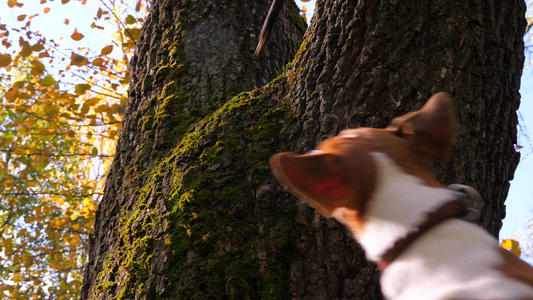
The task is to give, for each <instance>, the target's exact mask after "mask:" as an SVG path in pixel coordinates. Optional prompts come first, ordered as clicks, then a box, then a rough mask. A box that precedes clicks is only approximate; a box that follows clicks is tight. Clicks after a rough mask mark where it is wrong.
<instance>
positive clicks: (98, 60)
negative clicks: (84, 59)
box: [92, 57, 104, 67]
mask: <svg viewBox="0 0 533 300" xmlns="http://www.w3.org/2000/svg"><path fill="white" fill-rule="evenodd" d="M103 64H104V59H103V58H100V57H98V58H96V59H95V60H93V62H92V65H93V66H97V67H101V66H102V65H103Z"/></svg>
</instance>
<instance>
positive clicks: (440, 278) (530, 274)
mask: <svg viewBox="0 0 533 300" xmlns="http://www.w3.org/2000/svg"><path fill="white" fill-rule="evenodd" d="M456 127H457V125H456V117H455V111H454V108H453V104H452V99H451V97H450V96H449V95H448V94H447V93H438V94H435V95H433V96H432V97H431V98H430V99H429V100H428V101H427V103H426V104H425V105H424V106H423V107H422V108H421V109H420V110H419V111H417V112H412V113H408V114H406V115H404V116H401V117H398V118H396V119H394V120H393V121H392V123H391V124H390V125H389V127H387V128H385V129H374V128H357V129H348V130H344V131H342V132H341V133H340V134H339V135H337V136H335V137H332V138H329V139H327V140H325V141H323V142H322V143H320V144H319V146H318V148H317V150H314V151H311V152H309V153H307V154H304V155H296V154H293V153H279V154H276V155H274V156H273V157H272V158H271V159H270V167H271V169H272V171H273V173H274V175H275V177H276V178H277V179H278V181H279V182H280V183H281V184H282V185H283V186H284V187H286V188H287V189H288V190H289V191H290V192H291V193H292V194H293V195H295V196H297V197H298V198H300V199H301V200H303V201H305V202H306V203H307V204H309V205H310V206H311V207H313V208H314V209H316V210H317V211H318V212H319V213H320V214H321V215H322V216H324V217H326V218H330V217H333V218H335V219H336V220H337V221H339V222H340V223H342V224H344V225H345V226H346V227H347V228H348V229H349V230H350V232H351V233H352V234H353V236H354V238H355V239H356V240H357V241H358V242H359V244H360V245H361V246H362V247H363V249H364V250H365V254H366V257H367V259H368V260H370V261H373V262H375V263H377V265H378V267H379V269H380V270H381V288H382V292H383V294H384V296H385V297H386V298H387V299H395V300H413V299H446V300H448V299H454V300H472V299H483V300H489V299H490V300H497V299H509V300H533V267H531V266H530V265H529V264H527V263H526V262H524V261H522V260H520V258H518V257H517V256H516V255H514V254H513V253H511V252H509V251H507V250H505V249H503V248H501V247H499V245H498V241H497V240H496V239H495V238H494V237H493V236H491V235H490V234H489V233H488V232H486V231H485V230H484V229H482V228H480V227H479V226H477V225H475V224H473V223H472V222H469V221H467V220H464V219H462V218H463V217H464V216H465V215H467V214H468V205H467V204H466V203H465V202H466V201H465V195H464V194H463V193H458V192H457V191H454V190H453V189H450V188H446V187H444V186H443V185H441V184H440V183H439V182H438V181H437V180H436V178H435V177H434V175H433V173H432V170H431V165H432V163H433V162H435V161H440V160H443V159H445V158H446V157H447V155H448V153H449V152H450V150H451V148H452V143H453V140H454V138H455V134H456Z"/></svg>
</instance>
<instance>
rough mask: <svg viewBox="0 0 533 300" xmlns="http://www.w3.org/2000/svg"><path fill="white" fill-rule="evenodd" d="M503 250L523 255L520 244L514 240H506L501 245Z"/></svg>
mask: <svg viewBox="0 0 533 300" xmlns="http://www.w3.org/2000/svg"><path fill="white" fill-rule="evenodd" d="M501 246H502V248H504V249H507V250H509V251H511V252H512V253H514V254H516V255H517V256H520V255H521V254H522V249H520V243H519V242H518V241H516V240H513V239H504V240H503V241H502V243H501Z"/></svg>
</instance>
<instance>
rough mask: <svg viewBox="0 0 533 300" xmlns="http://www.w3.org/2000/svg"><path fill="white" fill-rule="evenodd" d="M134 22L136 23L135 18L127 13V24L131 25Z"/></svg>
mask: <svg viewBox="0 0 533 300" xmlns="http://www.w3.org/2000/svg"><path fill="white" fill-rule="evenodd" d="M135 23H137V19H135V17H134V16H132V15H128V16H127V17H126V24H128V25H132V24H135Z"/></svg>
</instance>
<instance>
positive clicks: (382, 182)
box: [333, 153, 456, 262]
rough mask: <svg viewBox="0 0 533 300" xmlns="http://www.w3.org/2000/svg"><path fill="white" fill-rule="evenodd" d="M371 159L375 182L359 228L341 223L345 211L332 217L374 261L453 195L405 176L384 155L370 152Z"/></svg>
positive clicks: (453, 194)
mask: <svg viewBox="0 0 533 300" xmlns="http://www.w3.org/2000/svg"><path fill="white" fill-rule="evenodd" d="M372 157H373V159H374V162H375V165H376V167H377V174H378V182H377V184H376V190H375V192H374V195H373V196H372V199H370V201H369V203H368V207H367V211H366V212H365V216H364V222H363V226H362V228H360V229H359V228H354V227H352V226H350V224H346V223H345V222H343V220H342V219H343V217H344V216H345V212H341V211H338V212H336V211H334V212H333V215H334V217H336V218H337V219H339V217H340V219H341V220H339V221H341V222H343V223H345V224H346V225H347V226H348V227H351V228H350V229H352V232H353V234H354V236H355V237H356V239H357V240H358V241H359V243H360V244H361V246H362V247H363V248H364V249H365V253H366V256H367V258H368V259H369V260H372V261H374V262H378V261H381V260H382V255H383V254H384V253H385V251H387V250H388V249H390V248H391V247H393V245H394V244H395V242H396V241H398V240H400V239H402V238H404V237H406V236H407V235H408V234H409V232H411V231H412V230H413V229H415V228H416V227H417V226H419V225H420V224H422V223H423V222H424V221H425V220H426V218H427V214H428V212H433V211H435V210H437V209H438V208H439V207H441V206H442V205H443V204H444V203H446V202H448V201H450V200H452V199H453V198H454V197H455V195H456V194H455V192H453V191H450V190H448V189H446V188H435V187H430V186H427V185H425V184H424V182H423V181H422V180H421V179H420V178H418V177H415V176H412V175H409V174H406V173H405V172H404V171H403V170H402V169H401V168H400V167H399V166H398V164H396V163H395V162H394V161H393V160H392V159H391V158H390V157H388V156H387V155H386V154H384V153H372ZM343 213H344V214H343ZM339 215H342V216H339Z"/></svg>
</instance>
